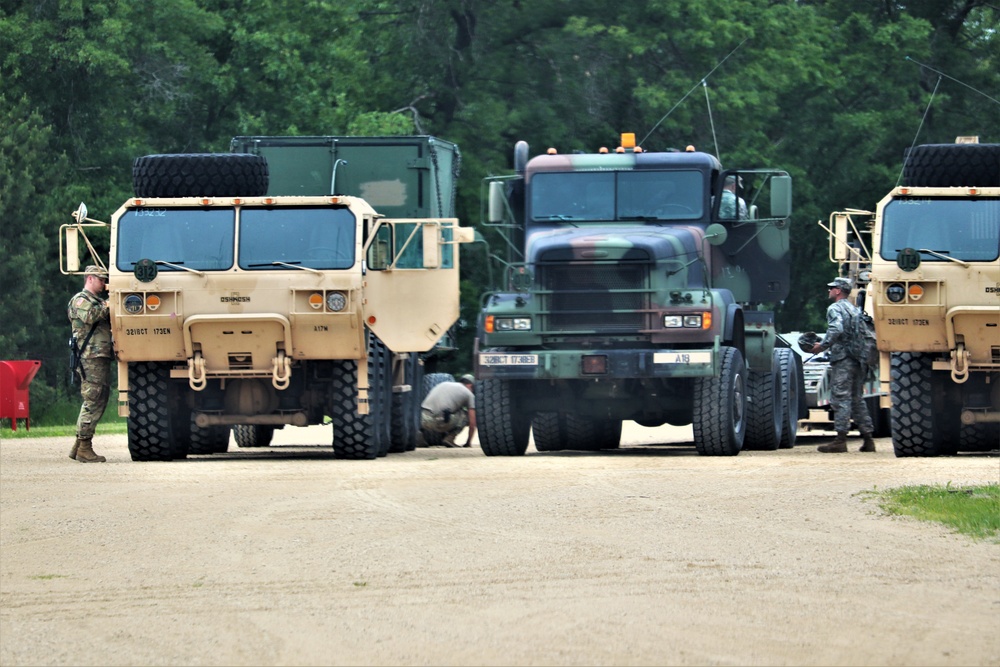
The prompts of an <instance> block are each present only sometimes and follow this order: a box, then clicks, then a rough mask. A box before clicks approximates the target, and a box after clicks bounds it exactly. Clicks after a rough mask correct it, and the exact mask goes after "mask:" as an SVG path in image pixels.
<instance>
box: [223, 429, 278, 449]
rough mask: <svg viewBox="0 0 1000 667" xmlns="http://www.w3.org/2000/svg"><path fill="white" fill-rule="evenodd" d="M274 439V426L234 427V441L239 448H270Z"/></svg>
mask: <svg viewBox="0 0 1000 667" xmlns="http://www.w3.org/2000/svg"><path fill="white" fill-rule="evenodd" d="M273 437H274V427H273V426H261V425H260V424H237V425H236V426H234V427H233V440H235V441H236V446H237V447H268V446H270V445H271V438H273Z"/></svg>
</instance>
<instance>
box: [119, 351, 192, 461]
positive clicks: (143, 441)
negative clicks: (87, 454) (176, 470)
mask: <svg viewBox="0 0 1000 667" xmlns="http://www.w3.org/2000/svg"><path fill="white" fill-rule="evenodd" d="M128 385H129V392H128V409H129V416H128V451H129V454H130V455H131V456H132V460H133V461H170V460H172V459H180V458H184V457H185V456H187V450H188V444H189V437H190V436H189V432H188V430H187V426H188V421H187V420H188V419H189V418H190V417H189V415H190V412H186V411H184V410H181V409H180V406H179V405H178V401H177V400H176V397H175V396H174V394H173V393H172V391H171V390H172V387H171V384H170V365H169V364H165V363H159V362H155V361H140V362H135V363H131V364H129V365H128ZM177 414H183V416H184V420H183V423H181V421H182V420H180V419H178V418H177V416H176V415H177Z"/></svg>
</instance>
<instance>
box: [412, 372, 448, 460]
mask: <svg viewBox="0 0 1000 667" xmlns="http://www.w3.org/2000/svg"><path fill="white" fill-rule="evenodd" d="M454 381H455V376H454V375H452V374H451V373H428V374H427V375H425V376H424V380H423V383H422V384H421V391H422V393H421V398H420V402H421V403H423V402H424V399H425V398H427V394H429V393H431V389H433V388H434V387H436V386H438V385H439V384H441V383H442V382H454ZM418 412H419V407H418ZM418 420H419V417H418ZM421 435H422V436H423V441H424V442H423V444H424V447H439V446H440V445H441V443H442V442H444V433H438V432H437V431H421Z"/></svg>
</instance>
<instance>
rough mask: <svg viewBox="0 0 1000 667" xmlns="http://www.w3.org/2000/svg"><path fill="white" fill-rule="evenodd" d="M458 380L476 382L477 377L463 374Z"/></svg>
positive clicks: (469, 382)
mask: <svg viewBox="0 0 1000 667" xmlns="http://www.w3.org/2000/svg"><path fill="white" fill-rule="evenodd" d="M458 381H459V382H463V383H465V384H476V378H475V377H474V376H472V375H468V374H466V375H463V376H462V377H460V378H458Z"/></svg>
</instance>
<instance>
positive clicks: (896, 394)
mask: <svg viewBox="0 0 1000 667" xmlns="http://www.w3.org/2000/svg"><path fill="white" fill-rule="evenodd" d="M931 363H932V359H931V357H930V355H927V354H920V353H915V352H896V353H893V355H892V365H891V375H890V386H889V395H890V396H892V409H891V412H890V419H891V421H892V448H893V450H895V452H896V456H940V455H942V454H947V453H949V448H948V447H947V446H946V444H945V433H944V428H943V424H942V422H943V419H942V416H941V415H935V410H934V373H933V371H932V370H931Z"/></svg>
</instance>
